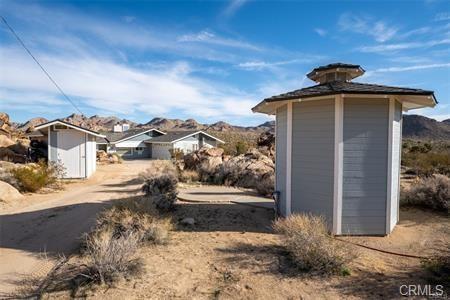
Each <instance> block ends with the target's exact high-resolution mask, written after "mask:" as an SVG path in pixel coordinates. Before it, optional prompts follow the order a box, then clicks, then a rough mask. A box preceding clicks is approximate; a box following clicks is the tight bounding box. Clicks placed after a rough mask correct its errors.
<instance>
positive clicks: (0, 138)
mask: <svg viewBox="0 0 450 300" xmlns="http://www.w3.org/2000/svg"><path fill="white" fill-rule="evenodd" d="M14 144H15V142H14V141H13V140H12V139H10V138H9V137H7V136H6V135H0V147H2V148H7V147H9V146H12V145H14Z"/></svg>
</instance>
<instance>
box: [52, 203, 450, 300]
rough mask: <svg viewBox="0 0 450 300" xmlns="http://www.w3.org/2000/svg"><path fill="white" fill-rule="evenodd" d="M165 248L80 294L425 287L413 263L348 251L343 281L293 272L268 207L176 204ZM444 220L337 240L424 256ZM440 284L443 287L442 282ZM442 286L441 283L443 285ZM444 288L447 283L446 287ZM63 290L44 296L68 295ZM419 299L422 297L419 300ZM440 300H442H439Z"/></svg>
mask: <svg viewBox="0 0 450 300" xmlns="http://www.w3.org/2000/svg"><path fill="white" fill-rule="evenodd" d="M184 217H193V218H195V220H196V224H195V225H194V226H182V225H178V226H177V228H176V229H175V230H174V231H173V232H172V233H171V241H170V242H169V244H168V245H163V246H147V247H144V248H142V249H141V250H140V252H139V257H141V258H143V261H144V266H145V274H144V275H142V276H141V277H139V278H136V279H133V280H129V281H127V280H123V281H122V282H119V283H118V284H117V285H116V286H114V287H112V288H111V287H99V288H97V289H95V290H88V291H84V292H81V294H80V296H82V297H87V298H91V299H94V298H95V299H97V298H98V299H401V298H402V297H401V295H400V294H399V287H400V286H401V285H403V284H422V285H423V284H426V283H427V279H426V278H427V273H426V271H425V270H424V269H423V268H422V267H421V264H420V260H418V259H413V258H406V257H399V256H392V255H388V254H383V253H379V252H375V251H372V250H367V249H363V248H358V247H354V248H352V251H354V252H355V253H359V257H358V258H357V259H356V261H355V262H353V263H352V264H351V265H350V270H351V275H350V276H346V277H343V276H332V277H325V278H324V277H312V276H309V275H307V274H302V273H301V272H299V271H298V270H296V269H294V268H293V267H292V265H291V264H290V263H289V260H288V259H287V258H286V253H285V252H284V251H283V248H282V247H281V246H282V243H281V242H280V240H279V238H278V236H276V235H275V234H273V233H272V230H271V222H272V220H273V214H272V212H271V211H270V210H267V209H263V208H253V207H249V206H245V205H239V204H219V203H183V202H180V203H178V206H177V209H176V211H175V212H174V220H175V222H176V223H177V221H179V220H181V219H183V218H184ZM449 230H450V220H449V219H448V217H445V216H442V215H436V214H435V213H431V212H424V211H419V210H402V211H401V222H400V224H399V225H398V226H397V227H396V229H395V230H394V232H393V233H392V234H391V235H390V236H388V237H370V238H368V237H352V238H343V239H346V240H350V241H355V242H358V243H363V244H366V245H370V246H372V247H377V248H380V249H385V250H390V251H398V252H401V253H405V254H416V255H431V254H433V253H436V252H438V251H439V249H441V247H442V246H443V245H444V244H445V243H447V244H448V243H449V242H450V232H449ZM443 284H444V283H443ZM447 284H448V283H447ZM447 287H448V286H447ZM67 295H68V293H67V292H62V293H61V292H59V293H55V294H52V295H51V297H50V298H67ZM419 299H421V298H419ZM444 299H445V298H444Z"/></svg>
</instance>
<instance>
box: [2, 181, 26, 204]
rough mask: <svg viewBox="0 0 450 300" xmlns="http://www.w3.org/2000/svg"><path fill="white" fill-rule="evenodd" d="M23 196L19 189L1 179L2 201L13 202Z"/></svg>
mask: <svg viewBox="0 0 450 300" xmlns="http://www.w3.org/2000/svg"><path fill="white" fill-rule="evenodd" d="M22 198H23V195H22V194H21V193H19V191H18V190H17V189H16V188H15V187H13V186H12V185H10V184H9V183H6V182H4V181H0V202H12V201H17V200H20V199H22Z"/></svg>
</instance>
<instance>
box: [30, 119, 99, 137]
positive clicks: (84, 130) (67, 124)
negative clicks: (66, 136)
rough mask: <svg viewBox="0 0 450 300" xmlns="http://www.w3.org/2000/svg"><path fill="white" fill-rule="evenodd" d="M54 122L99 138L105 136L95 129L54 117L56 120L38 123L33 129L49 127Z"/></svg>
mask: <svg viewBox="0 0 450 300" xmlns="http://www.w3.org/2000/svg"><path fill="white" fill-rule="evenodd" d="M55 124H61V125H64V126H67V127H69V128H71V129H75V130H78V131H82V132H85V133H87V134H90V135H93V136H96V137H99V138H104V137H105V135H103V134H100V133H98V132H96V131H93V130H90V129H87V128H84V127H81V126H78V125H74V124H71V123H69V122H66V121H63V120H60V119H56V120H53V121H49V122H47V123H43V124H40V125H38V126H36V127H35V128H34V130H41V129H44V128H47V127H50V126H52V125H55Z"/></svg>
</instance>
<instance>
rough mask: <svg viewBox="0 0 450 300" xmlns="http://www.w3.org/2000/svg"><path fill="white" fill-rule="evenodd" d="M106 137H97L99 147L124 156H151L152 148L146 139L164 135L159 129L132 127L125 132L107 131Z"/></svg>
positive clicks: (128, 157) (129, 157) (131, 157)
mask: <svg viewBox="0 0 450 300" xmlns="http://www.w3.org/2000/svg"><path fill="white" fill-rule="evenodd" d="M103 134H104V135H105V138H97V149H98V150H104V151H106V152H107V153H117V154H118V155H120V156H121V157H123V158H127V159H133V158H148V157H151V152H150V151H151V148H150V147H148V146H147V145H146V144H145V143H144V141H147V140H149V139H152V138H154V137H158V136H160V135H164V134H165V133H164V132H162V131H159V130H157V129H153V128H152V129H148V128H147V129H130V130H127V131H123V132H117V131H116V132H105V133H103Z"/></svg>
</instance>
